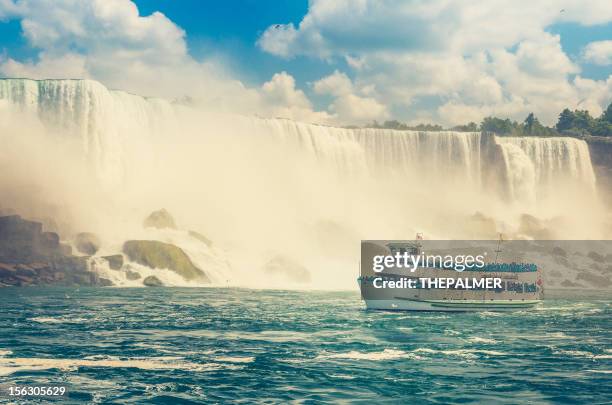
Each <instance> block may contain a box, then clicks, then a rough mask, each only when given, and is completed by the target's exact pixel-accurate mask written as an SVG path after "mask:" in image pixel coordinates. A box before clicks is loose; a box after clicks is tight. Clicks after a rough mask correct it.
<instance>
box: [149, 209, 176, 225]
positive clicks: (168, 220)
mask: <svg viewBox="0 0 612 405" xmlns="http://www.w3.org/2000/svg"><path fill="white" fill-rule="evenodd" d="M143 225H144V227H145V228H157V229H164V228H169V229H176V224H175V223H174V218H172V215H170V213H169V212H168V211H166V209H164V208H162V209H161V210H159V211H153V212H152V213H151V214H150V215H149V216H148V217H147V218H145V220H144V223H143Z"/></svg>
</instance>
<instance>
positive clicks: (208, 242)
mask: <svg viewBox="0 0 612 405" xmlns="http://www.w3.org/2000/svg"><path fill="white" fill-rule="evenodd" d="M189 236H191V237H192V238H194V239H197V240H199V241H200V242H202V243H203V244H205V245H206V246H208V247H211V246H212V240H210V239H208V238H207V237H206V236H204V235H202V234H201V233H199V232H196V231H189Z"/></svg>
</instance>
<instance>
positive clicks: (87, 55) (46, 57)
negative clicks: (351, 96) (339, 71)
mask: <svg viewBox="0 0 612 405" xmlns="http://www.w3.org/2000/svg"><path fill="white" fill-rule="evenodd" d="M0 18H17V19H20V20H21V26H22V30H23V35H24V37H25V38H26V39H27V41H28V42H29V44H30V45H31V46H32V47H33V48H35V49H38V50H40V53H39V54H38V57H37V59H36V60H25V61H23V60H20V61H19V60H15V59H13V58H11V57H10V55H9V56H8V57H4V58H2V57H0V73H2V74H3V75H6V76H12V77H30V78H90V79H95V80H99V81H101V82H102V83H104V84H105V85H107V86H109V87H111V88H119V89H123V90H127V91H130V92H134V93H137V94H143V95H152V96H162V97H168V98H175V97H182V96H185V95H189V96H192V97H193V98H194V99H196V100H197V101H198V102H199V103H201V104H203V105H205V106H207V107H209V108H214V109H223V110H229V111H233V112H238V113H249V114H252V113H255V114H259V115H271V116H283V117H287V118H293V119H299V120H305V121H317V122H328V120H330V119H331V118H330V116H329V114H327V113H325V112H317V111H314V109H313V107H312V104H311V103H310V101H309V100H308V99H307V97H306V95H305V94H304V93H303V92H302V91H301V90H299V89H296V88H295V81H294V79H293V77H292V76H290V75H289V74H287V73H281V74H277V75H274V77H273V78H272V79H271V81H270V82H267V83H265V84H264V85H263V86H262V87H253V88H247V87H246V86H245V85H244V84H243V83H242V82H240V81H239V80H236V79H235V78H234V77H233V74H232V73H231V72H229V71H228V69H227V67H226V66H224V65H223V64H222V63H221V62H220V61H218V60H215V59H213V58H209V59H207V60H205V61H197V60H195V59H194V58H193V57H191V56H190V55H189V53H188V51H187V44H186V41H185V32H184V31H183V30H182V29H181V28H180V27H178V26H177V25H176V24H174V23H173V22H172V21H171V20H169V19H168V18H167V17H166V16H165V15H163V14H162V13H159V12H154V13H153V14H151V15H149V16H141V15H139V12H138V8H137V7H136V5H135V4H134V3H132V2H131V1H130V0H92V1H89V2H80V1H74V0H18V1H16V2H12V1H10V0H0Z"/></svg>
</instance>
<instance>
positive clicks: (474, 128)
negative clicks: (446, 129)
mask: <svg viewBox="0 0 612 405" xmlns="http://www.w3.org/2000/svg"><path fill="white" fill-rule="evenodd" d="M451 129H452V130H453V131H459V132H478V124H477V123H475V122H470V123H469V124H465V125H457V126H454V127H452V128H451Z"/></svg>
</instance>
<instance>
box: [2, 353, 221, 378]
mask: <svg viewBox="0 0 612 405" xmlns="http://www.w3.org/2000/svg"><path fill="white" fill-rule="evenodd" d="M80 367H105V368H138V369H141V370H186V371H194V372H199V371H213V370H217V369H219V368H221V367H220V366H219V365H217V364H199V363H193V362H189V361H184V360H183V359H182V358H180V357H157V358H128V359H121V358H118V357H113V356H95V357H90V358H83V359H58V358H53V359H46V358H24V357H0V376H6V375H10V374H13V373H17V372H23V371H37V370H48V369H59V370H66V371H74V370H77V369H78V368H80Z"/></svg>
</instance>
